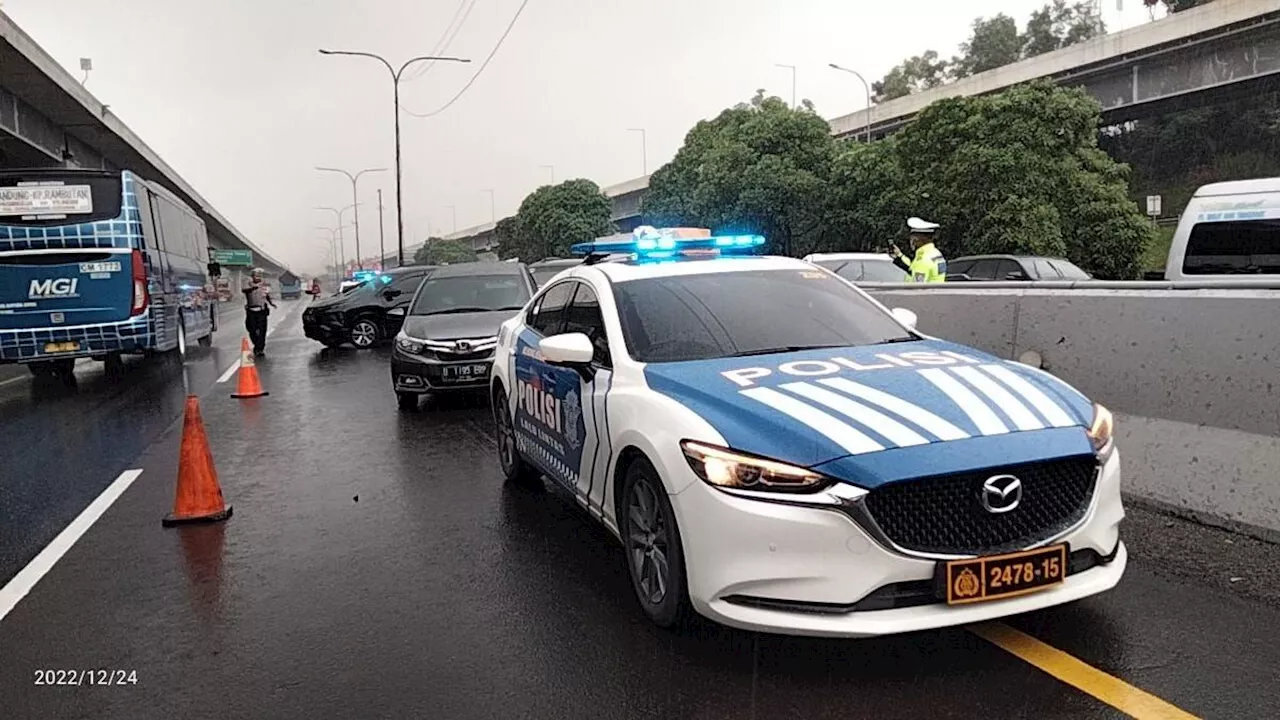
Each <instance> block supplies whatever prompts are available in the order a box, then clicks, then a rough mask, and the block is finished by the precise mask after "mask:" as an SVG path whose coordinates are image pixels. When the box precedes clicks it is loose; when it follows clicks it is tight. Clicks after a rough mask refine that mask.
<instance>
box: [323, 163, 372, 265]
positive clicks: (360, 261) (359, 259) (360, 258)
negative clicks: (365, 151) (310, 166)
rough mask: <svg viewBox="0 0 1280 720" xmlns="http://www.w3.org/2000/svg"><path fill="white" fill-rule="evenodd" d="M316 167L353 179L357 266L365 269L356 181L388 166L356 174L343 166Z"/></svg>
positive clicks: (352, 197) (352, 199) (352, 194)
mask: <svg viewBox="0 0 1280 720" xmlns="http://www.w3.org/2000/svg"><path fill="white" fill-rule="evenodd" d="M316 169H317V170H319V171H321V172H336V173H341V174H343V175H345V176H346V177H347V179H348V180H350V181H351V203H352V207H354V208H355V209H356V267H357V268H358V269H360V270H363V269H364V255H362V254H361V253H360V198H359V195H358V193H357V192H356V183H357V182H358V181H359V180H360V176H361V175H363V174H365V173H370V172H385V171H386V168H365V169H364V170H361V171H360V172H358V173H356V174H355V175H352V174H351V173H349V172H347V171H346V170H343V169H341V168H330V167H318V168H316ZM379 204H381V203H379Z"/></svg>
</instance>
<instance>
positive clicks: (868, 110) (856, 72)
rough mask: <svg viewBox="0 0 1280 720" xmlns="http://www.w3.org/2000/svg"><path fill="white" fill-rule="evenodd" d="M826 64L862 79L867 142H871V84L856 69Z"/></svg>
mask: <svg viewBox="0 0 1280 720" xmlns="http://www.w3.org/2000/svg"><path fill="white" fill-rule="evenodd" d="M827 65H829V66H830V67H831V69H832V70H839V71H840V72H847V73H849V74H850V75H852V76H854V77H856V78H858V79H859V80H861V81H862V88H863V89H864V90H866V91H867V142H868V143H870V142H871V85H870V84H869V83H868V82H867V79H866V78H864V77H862V73H860V72H858V71H857V70H850V69H849V68H846V67H840V66H839V65H837V64H835V63H827Z"/></svg>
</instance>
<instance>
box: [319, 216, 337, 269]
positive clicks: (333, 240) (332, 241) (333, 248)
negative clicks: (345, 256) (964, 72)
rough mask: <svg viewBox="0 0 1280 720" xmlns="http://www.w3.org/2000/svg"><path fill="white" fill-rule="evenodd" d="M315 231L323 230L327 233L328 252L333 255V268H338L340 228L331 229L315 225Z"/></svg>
mask: <svg viewBox="0 0 1280 720" xmlns="http://www.w3.org/2000/svg"><path fill="white" fill-rule="evenodd" d="M315 229H316V230H324V231H325V232H327V233H329V252H330V253H331V254H332V255H333V266H334V267H335V268H336V267H338V263H339V255H338V232H339V231H340V230H341V229H342V228H331V227H328V226H327V225H316V226H315Z"/></svg>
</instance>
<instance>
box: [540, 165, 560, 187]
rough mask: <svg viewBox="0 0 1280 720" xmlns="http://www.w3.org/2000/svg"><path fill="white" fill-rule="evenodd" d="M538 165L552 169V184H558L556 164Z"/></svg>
mask: <svg viewBox="0 0 1280 720" xmlns="http://www.w3.org/2000/svg"><path fill="white" fill-rule="evenodd" d="M538 167H544V168H547V169H548V170H550V171H551V184H552V185H555V184H556V166H555V165H539V166H538Z"/></svg>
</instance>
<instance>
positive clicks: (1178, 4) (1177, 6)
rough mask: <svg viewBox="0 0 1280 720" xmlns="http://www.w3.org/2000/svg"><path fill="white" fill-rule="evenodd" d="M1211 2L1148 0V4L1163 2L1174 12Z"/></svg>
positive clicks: (1203, 0) (1201, 0)
mask: <svg viewBox="0 0 1280 720" xmlns="http://www.w3.org/2000/svg"><path fill="white" fill-rule="evenodd" d="M1210 2H1212V0H1146V4H1147V5H1155V4H1157V3H1162V4H1163V5H1164V6H1165V7H1167V8H1169V12H1172V13H1176V12H1182V11H1183V10H1190V9H1191V8H1193V7H1200V6H1201V5H1208V4H1209V3H1210Z"/></svg>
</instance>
